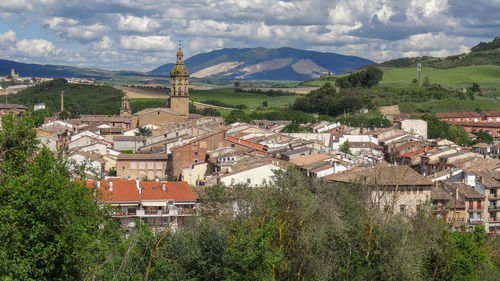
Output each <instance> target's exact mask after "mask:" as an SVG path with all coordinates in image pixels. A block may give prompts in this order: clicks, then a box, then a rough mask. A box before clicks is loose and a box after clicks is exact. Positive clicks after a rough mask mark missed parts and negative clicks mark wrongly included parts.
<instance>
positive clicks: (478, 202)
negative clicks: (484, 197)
mask: <svg viewBox="0 0 500 281" xmlns="http://www.w3.org/2000/svg"><path fill="white" fill-rule="evenodd" d="M477 209H478V210H479V209H481V201H477Z"/></svg>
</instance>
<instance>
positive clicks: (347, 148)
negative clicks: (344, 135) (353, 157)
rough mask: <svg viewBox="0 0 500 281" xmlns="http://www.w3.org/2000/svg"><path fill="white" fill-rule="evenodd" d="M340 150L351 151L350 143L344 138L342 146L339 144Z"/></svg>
mask: <svg viewBox="0 0 500 281" xmlns="http://www.w3.org/2000/svg"><path fill="white" fill-rule="evenodd" d="M340 151H342V152H344V153H351V145H350V144H349V141H348V140H346V141H345V142H344V143H343V144H342V146H340Z"/></svg>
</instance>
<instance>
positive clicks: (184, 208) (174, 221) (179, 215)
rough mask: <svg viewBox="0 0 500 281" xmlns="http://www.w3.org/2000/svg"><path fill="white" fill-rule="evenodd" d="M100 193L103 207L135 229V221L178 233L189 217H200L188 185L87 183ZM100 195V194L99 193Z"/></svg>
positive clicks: (184, 183)
mask: <svg viewBox="0 0 500 281" xmlns="http://www.w3.org/2000/svg"><path fill="white" fill-rule="evenodd" d="M86 185H87V187H89V188H95V189H96V197H97V199H98V202H99V204H102V205H104V204H109V205H111V206H112V207H114V208H113V210H112V211H113V213H112V215H113V217H115V218H117V219H120V221H121V224H122V226H123V227H125V228H127V229H131V228H133V227H134V226H135V221H136V220H138V219H140V220H143V221H144V222H146V223H147V224H148V225H149V226H150V227H152V228H153V229H154V230H155V231H162V230H164V229H166V228H169V227H170V228H171V229H172V230H174V231H175V230H176V229H178V228H179V227H180V226H182V224H183V223H184V221H185V218H186V217H190V216H194V215H196V209H195V207H196V195H195V194H194V192H193V190H192V189H191V187H190V186H189V185H188V184H187V183H186V182H157V181H139V180H122V179H118V178H112V179H107V180H102V181H86ZM97 191H98V192H99V193H97Z"/></svg>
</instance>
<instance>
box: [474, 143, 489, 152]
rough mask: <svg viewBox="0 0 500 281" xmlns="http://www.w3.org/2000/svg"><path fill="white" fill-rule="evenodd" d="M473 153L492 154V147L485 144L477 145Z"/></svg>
mask: <svg viewBox="0 0 500 281" xmlns="http://www.w3.org/2000/svg"><path fill="white" fill-rule="evenodd" d="M472 151H474V152H475V153H479V154H482V155H488V154H490V152H491V146H490V145H489V144H487V143H484V142H480V143H476V144H475V145H473V146H472Z"/></svg>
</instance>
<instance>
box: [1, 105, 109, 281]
mask: <svg viewBox="0 0 500 281" xmlns="http://www.w3.org/2000/svg"><path fill="white" fill-rule="evenodd" d="M33 123H34V121H33V120H31V117H22V118H16V117H14V116H13V115H6V116H4V117H3V120H2V129H1V130H0V151H2V153H1V155H0V206H2V208H0V279H3V280H83V279H91V278H89V276H92V275H93V272H94V271H95V269H96V266H97V265H98V264H100V263H101V262H103V259H102V257H103V255H104V253H105V251H107V250H108V247H109V245H110V244H108V242H109V241H110V240H108V238H109V237H110V236H108V235H111V233H116V232H115V230H119V228H116V225H115V224H114V223H113V222H112V221H109V220H108V219H107V218H106V215H105V209H102V210H100V209H99V208H98V206H97V204H96V202H95V200H94V196H93V192H92V189H90V188H87V187H85V186H84V185H83V184H82V183H81V181H72V174H71V173H70V171H69V170H68V163H67V162H66V161H64V160H63V159H62V158H61V156H59V155H54V154H53V153H51V152H50V151H49V150H48V149H46V148H42V149H41V150H40V149H38V147H37V143H38V142H37V139H36V133H35V130H34V129H33ZM115 238H116V237H115Z"/></svg>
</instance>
